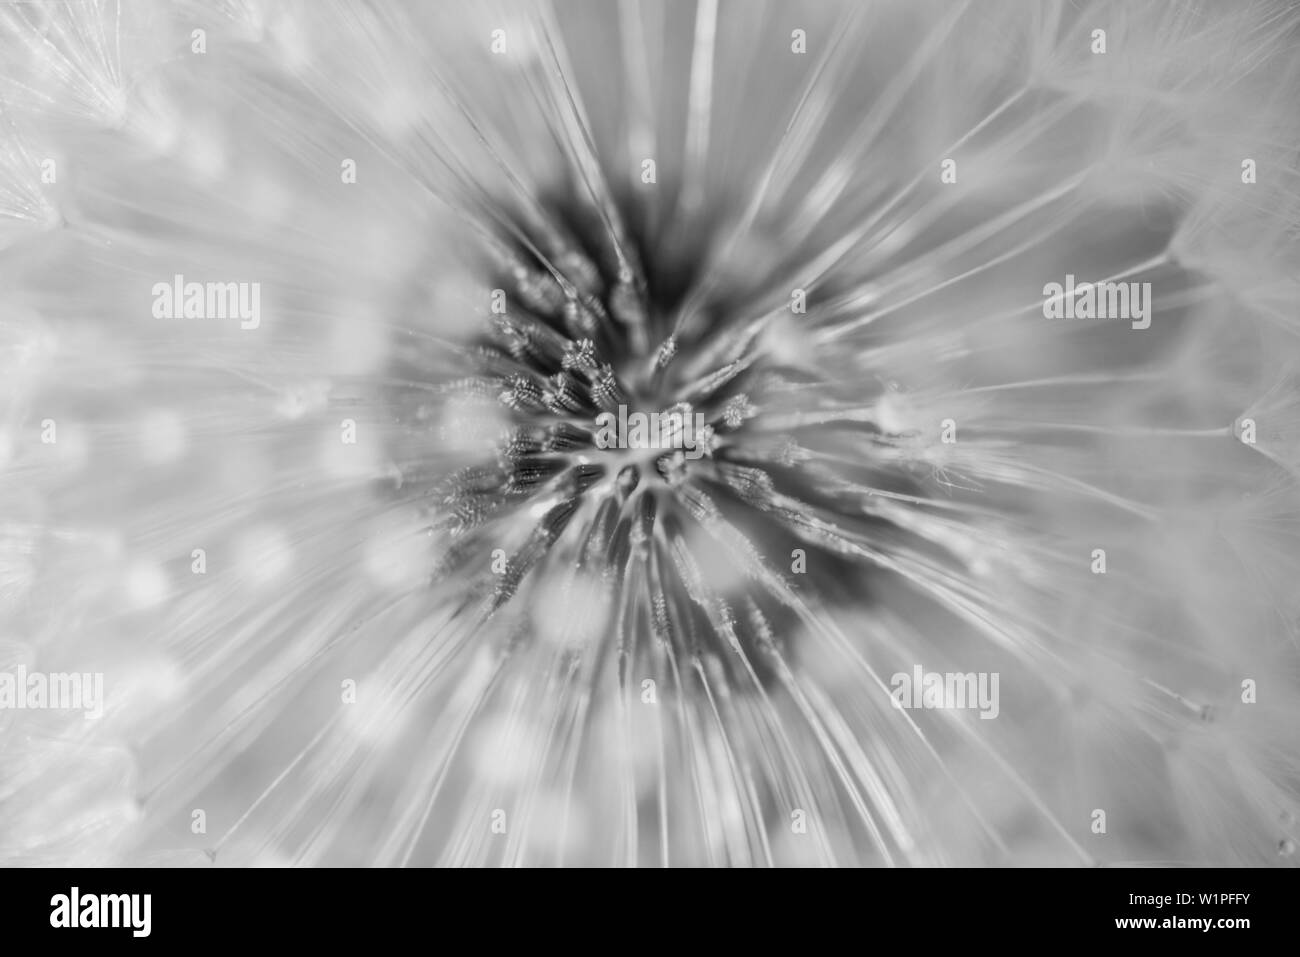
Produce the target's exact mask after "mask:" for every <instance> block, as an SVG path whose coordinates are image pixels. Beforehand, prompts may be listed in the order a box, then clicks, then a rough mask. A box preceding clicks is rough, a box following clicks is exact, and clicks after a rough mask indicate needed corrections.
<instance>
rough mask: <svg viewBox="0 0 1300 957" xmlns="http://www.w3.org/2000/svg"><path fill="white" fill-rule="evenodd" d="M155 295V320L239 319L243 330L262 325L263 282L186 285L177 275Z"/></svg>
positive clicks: (158, 286) (155, 289)
mask: <svg viewBox="0 0 1300 957" xmlns="http://www.w3.org/2000/svg"><path fill="white" fill-rule="evenodd" d="M152 292H153V315H154V318H155V319H238V320H239V328H241V329H256V328H257V327H258V326H259V325H261V323H262V284H261V283H260V282H186V281H185V277H184V276H182V275H181V274H180V273H177V274H176V275H175V276H173V277H172V281H171V282H156V283H154V284H153V290H152Z"/></svg>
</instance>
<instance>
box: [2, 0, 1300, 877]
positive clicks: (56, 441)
mask: <svg viewBox="0 0 1300 957" xmlns="http://www.w3.org/2000/svg"><path fill="white" fill-rule="evenodd" d="M0 24H3V27H4V32H3V36H2V37H0V40H2V42H3V50H4V52H5V53H6V55H7V56H6V60H5V64H6V65H5V67H4V69H3V71H0V73H2V74H3V75H0V101H3V102H2V103H0V107H3V109H2V110H0V117H5V118H7V117H10V116H13V117H15V120H14V122H13V123H10V122H9V121H8V119H6V120H5V126H4V129H3V130H0V132H2V133H3V134H4V138H3V140H0V170H3V171H4V172H5V173H6V176H5V181H6V183H8V184H9V185H6V186H3V187H0V190H3V191H2V192H0V213H2V214H4V215H5V217H6V219H5V225H6V229H9V231H8V232H6V233H4V234H2V235H3V237H4V240H5V241H6V242H8V243H9V244H10V247H9V248H10V249H11V250H12V258H7V259H6V261H5V262H4V263H3V264H0V269H3V270H4V274H5V278H6V279H7V280H12V281H10V282H7V283H6V284H5V292H4V293H3V296H4V302H3V303H2V304H0V307H2V308H3V310H4V311H3V313H2V315H3V320H0V350H2V351H0V362H2V363H3V371H4V373H5V378H4V383H5V385H4V397H5V403H6V405H5V409H4V417H3V419H2V420H0V428H2V429H3V431H0V440H2V441H0V467H2V468H3V472H2V473H0V495H2V496H3V500H4V502H5V503H6V506H7V508H6V513H5V514H6V518H5V520H4V522H3V523H0V607H3V608H4V609H5V614H6V616H7V620H6V625H5V629H6V630H5V632H4V633H3V634H0V670H3V669H8V670H10V671H14V670H16V669H18V668H19V667H20V666H21V667H22V668H27V669H31V670H35V669H42V670H44V671H50V672H53V671H59V670H76V671H79V672H102V673H103V676H104V679H105V683H106V693H105V709H104V714H103V716H102V717H101V718H100V719H98V720H95V721H86V720H83V719H82V716H81V715H79V714H72V715H68V714H65V713H62V712H59V711H57V710H41V709H36V710H24V711H8V710H4V709H0V719H3V721H5V722H6V724H5V725H4V729H5V733H4V736H3V739H4V746H5V749H6V750H5V755H6V757H5V766H6V768H13V769H14V773H13V774H11V775H9V776H7V777H6V783H5V790H4V791H3V792H0V808H3V820H4V826H3V829H2V830H0V858H2V859H4V860H5V861H8V862H14V863H63V862H71V861H77V862H90V863H109V862H126V863H159V862H163V863H173V864H195V865H200V866H202V865H206V864H216V865H218V866H224V865H233V866H241V865H250V864H271V865H283V864H355V865H368V864H379V865H385V866H399V865H408V864H417V865H418V864H440V865H454V866H460V865H505V866H510V865H565V864H596V865H611V864H614V865H627V866H637V865H683V866H688V865H715V866H721V865H738V866H766V865H791V864H800V865H862V864H868V865H909V864H923V865H946V864H953V865H972V864H981V865H984V864H1013V863H1014V864H1024V863H1040V864H1042V863H1046V864H1054V865H1056V864H1071V865H1088V864H1098V863H1101V864H1112V863H1113V864H1119V863H1123V864H1131V863H1168V862H1180V863H1190V864H1242V863H1247V864H1261V863H1262V864H1291V863H1294V860H1295V857H1294V854H1293V848H1294V841H1295V834H1294V823H1293V822H1294V820H1295V815H1296V814H1297V813H1298V812H1300V809H1298V808H1297V806H1296V805H1297V796H1296V793H1295V785H1294V782H1295V780H1296V774H1295V772H1296V766H1297V765H1296V761H1297V755H1296V753H1295V747H1294V741H1293V740H1291V738H1293V737H1294V736H1293V735H1291V736H1289V737H1288V734H1287V730H1288V729H1290V728H1292V727H1294V723H1295V715H1294V710H1295V705H1296V702H1297V700H1300V697H1298V696H1297V691H1298V690H1300V689H1297V687H1296V683H1295V669H1294V655H1295V653H1296V648H1297V645H1296V641H1295V636H1296V623H1297V620H1300V619H1298V618H1297V609H1296V608H1295V602H1294V599H1293V598H1292V597H1291V596H1290V594H1289V591H1288V583H1289V582H1290V581H1291V580H1292V579H1293V578H1294V575H1295V571H1296V566H1297V562H1300V545H1298V543H1297V541H1296V538H1295V535H1294V534H1293V531H1294V530H1293V528H1292V526H1293V524H1294V523H1293V522H1292V521H1291V519H1290V515H1291V514H1292V513H1293V511H1294V500H1295V492H1296V487H1295V480H1296V473H1295V465H1296V461H1295V456H1294V448H1293V447H1294V445H1295V442H1294V441H1293V439H1294V435H1293V432H1294V428H1293V426H1294V418H1295V416H1294V409H1293V408H1292V405H1293V404H1294V403H1293V399H1292V396H1293V394H1294V393H1295V382H1294V374H1293V372H1292V371H1291V370H1293V369H1294V367H1295V365H1294V363H1295V352H1296V348H1297V342H1296V337H1295V332H1296V328H1295V315H1296V313H1295V308H1294V306H1295V276H1294V265H1293V264H1294V261H1295V257H1294V252H1295V239H1296V236H1297V212H1298V211H1300V204H1298V203H1297V191H1296V184H1295V179H1294V174H1293V168H1294V156H1295V152H1296V146H1297V134H1298V132H1300V130H1298V129H1297V124H1296V120H1295V118H1294V116H1293V113H1294V111H1293V110H1292V109H1290V108H1289V107H1290V104H1291V103H1293V102H1294V99H1295V93H1296V86H1297V80H1298V77H1297V73H1296V70H1295V67H1294V64H1291V63H1289V62H1288V58H1287V56H1286V54H1287V52H1288V49H1289V47H1290V46H1293V45H1294V40H1295V31H1296V29H1297V20H1296V14H1295V12H1294V11H1293V10H1290V9H1289V8H1287V7H1286V6H1285V5H1283V4H1270V3H1262V4H1253V5H1249V6H1242V7H1235V8H1232V9H1229V8H1227V7H1224V8H1217V7H1191V6H1186V5H1177V6H1171V5H1165V6H1161V5H1149V6H1143V7H1131V6H1120V5H1117V4H1106V3H1086V4H1063V3H1062V4H1057V3H1050V4H1041V5H1036V6H1035V7H1034V8H1033V10H1032V11H1025V10H1024V9H1022V8H1021V7H1019V6H1015V5H1011V4H1004V3H994V4H978V5H975V4H961V5H941V4H929V3H923V4H919V5H918V4H911V3H909V4H901V3H897V4H896V3H887V4H876V5H861V4H849V3H844V4H796V5H791V6H789V7H783V9H782V15H781V16H779V17H778V16H774V15H773V16H766V15H765V16H755V15H754V14H753V11H751V10H748V9H744V10H742V9H741V6H740V5H738V4H732V3H714V2H709V0H701V2H700V3H698V4H694V5H672V4H658V3H651V2H646V3H620V4H617V5H612V4H595V3H588V2H585V0H574V2H566V3H561V4H558V5H536V4H528V3H518V4H506V5H500V6H491V7H484V6H482V5H468V4H451V5H438V6H437V7H429V8H427V9H425V8H420V9H416V8H408V7H405V6H402V5H397V4H383V3H365V4H356V3H341V2H327V3H320V4H311V5H306V4H294V3H290V4H277V5H270V4H264V3H261V2H255V0H238V2H235V0H228V2H222V3H217V4H211V5H207V4H205V5H198V4H191V3H184V4H154V3H141V4H138V5H136V4H132V5H130V7H126V6H124V5H123V6H119V5H118V4H115V3H94V2H88V0H87V2H82V3H69V4H57V5H55V4H11V5H9V6H8V7H6V8H5V10H4V12H3V17H2V18H0ZM9 54H12V56H9ZM32 143H40V144H41V146H40V152H39V153H38V152H37V151H35V147H33V146H32V145H31V144H32ZM45 151H48V152H49V154H50V156H53V157H58V158H59V160H60V162H59V163H58V165H59V167H60V173H59V177H60V178H59V185H58V188H57V189H51V186H52V185H53V184H50V183H46V182H44V181H43V179H42V178H41V165H40V163H39V162H38V159H39V158H40V155H41V154H42V153H44V152H45ZM52 225H60V226H62V227H63V228H60V229H51V228H49V227H50V226H52ZM10 227H13V228H12V229H10ZM34 227H35V228H34ZM69 277H73V278H75V280H76V281H75V282H70V281H69ZM1119 284H1122V285H1123V291H1124V294H1125V296H1124V298H1123V299H1121V298H1119V297H1120V291H1119ZM1107 296H1110V297H1111V299H1107V298H1106V297H1107ZM1139 297H1140V298H1139ZM1112 300H1113V302H1114V303H1115V304H1116V306H1115V307H1116V308H1119V305H1118V304H1119V303H1121V302H1122V303H1123V304H1124V306H1123V308H1124V310H1126V311H1125V314H1123V315H1118V316H1110V317H1109V318H1107V317H1103V316H1102V315H1100V313H1099V309H1105V308H1109V305H1110V303H1111V301H1112ZM1099 303H1100V306H1099V305H1098V304H1099ZM1248 419H1249V420H1251V422H1250V424H1247V421H1246V420H1248ZM1252 446H1253V448H1252ZM1257 453H1262V454H1257ZM8 506H13V508H12V509H10V508H9V507H8ZM927 675H938V676H940V679H941V687H940V689H939V691H938V692H935V693H934V694H932V692H931V690H930V689H929V687H927V685H926V676H927ZM944 676H948V679H952V678H954V677H955V678H956V679H959V680H960V681H964V680H965V677H966V676H968V677H969V678H970V679H972V682H973V683H971V684H970V685H969V686H967V685H965V684H957V683H953V682H952V681H951V680H949V686H948V687H943V686H942V681H943V680H944ZM914 680H915V681H916V682H917V687H916V688H915V689H911V684H910V683H911V682H913V681H914ZM959 688H960V689H961V694H962V697H961V698H960V700H958V699H956V698H955V697H954V695H956V694H957V693H958V689H959ZM913 690H914V693H913ZM967 690H968V691H969V694H967V693H966V692H967ZM950 692H951V693H950ZM936 695H937V696H936ZM51 782H55V783H53V784H52V783H51ZM1288 822H1291V823H1288ZM1288 848H1290V849H1291V850H1288Z"/></svg>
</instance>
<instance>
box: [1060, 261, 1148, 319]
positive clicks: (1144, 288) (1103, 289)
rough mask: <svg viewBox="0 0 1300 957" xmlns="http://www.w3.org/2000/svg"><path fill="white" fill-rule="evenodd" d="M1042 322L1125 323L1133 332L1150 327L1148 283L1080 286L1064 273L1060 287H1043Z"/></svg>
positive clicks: (1082, 284) (1086, 283)
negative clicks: (1085, 320)
mask: <svg viewBox="0 0 1300 957" xmlns="http://www.w3.org/2000/svg"><path fill="white" fill-rule="evenodd" d="M1043 295H1044V296H1045V297H1046V298H1044V300H1043V317H1044V318H1046V319H1127V320H1130V321H1131V322H1132V324H1133V328H1134V329H1147V328H1150V326H1151V283H1149V282H1081V283H1078V284H1077V285H1076V283H1075V281H1074V274H1073V273H1068V274H1066V277H1065V282H1064V284H1062V283H1059V282H1049V283H1048V284H1047V285H1046V286H1044V287H1043Z"/></svg>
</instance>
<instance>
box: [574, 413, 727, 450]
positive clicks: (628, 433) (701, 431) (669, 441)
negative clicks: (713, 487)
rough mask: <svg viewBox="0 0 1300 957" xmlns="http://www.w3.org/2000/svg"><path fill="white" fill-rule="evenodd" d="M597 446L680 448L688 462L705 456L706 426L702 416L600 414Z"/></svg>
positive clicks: (598, 417) (609, 447)
mask: <svg viewBox="0 0 1300 957" xmlns="http://www.w3.org/2000/svg"><path fill="white" fill-rule="evenodd" d="M596 426H597V432H596V445H597V447H598V448H602V449H683V450H684V451H685V453H686V457H687V458H688V459H692V460H693V459H698V458H700V457H701V456H702V455H704V450H705V444H706V441H707V436H708V425H707V424H706V423H705V421H704V415H703V413H700V412H696V413H694V414H693V415H692V414H690V413H686V412H650V413H646V412H628V410H627V406H626V405H620V406H619V407H618V415H615V414H614V413H613V412H602V413H600V415H598V416H596Z"/></svg>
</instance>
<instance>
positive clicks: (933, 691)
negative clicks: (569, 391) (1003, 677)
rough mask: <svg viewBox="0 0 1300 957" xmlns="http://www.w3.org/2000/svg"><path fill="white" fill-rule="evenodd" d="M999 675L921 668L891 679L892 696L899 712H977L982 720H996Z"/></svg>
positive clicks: (984, 672)
mask: <svg viewBox="0 0 1300 957" xmlns="http://www.w3.org/2000/svg"><path fill="white" fill-rule="evenodd" d="M998 679H999V673H998V672H996V671H994V672H988V671H979V672H975V671H970V672H966V673H965V674H962V673H961V672H950V671H944V672H940V671H929V672H927V671H925V669H923V668H922V667H921V666H920V665H916V666H914V667H913V668H912V673H911V674H908V673H906V672H903V671H900V672H898V673H897V674H895V675H894V676H893V677H891V678H890V679H889V686H890V687H891V688H892V689H893V690H892V691H890V693H889V697H890V699H891V700H892V701H893V704H894V707H895V708H898V709H899V710H903V709H909V710H910V709H912V708H922V709H926V710H931V709H965V708H970V709H978V710H979V713H980V717H981V718H996V717H997V716H998V712H999V711H1000V710H1001V706H1000V705H999V703H998Z"/></svg>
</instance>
